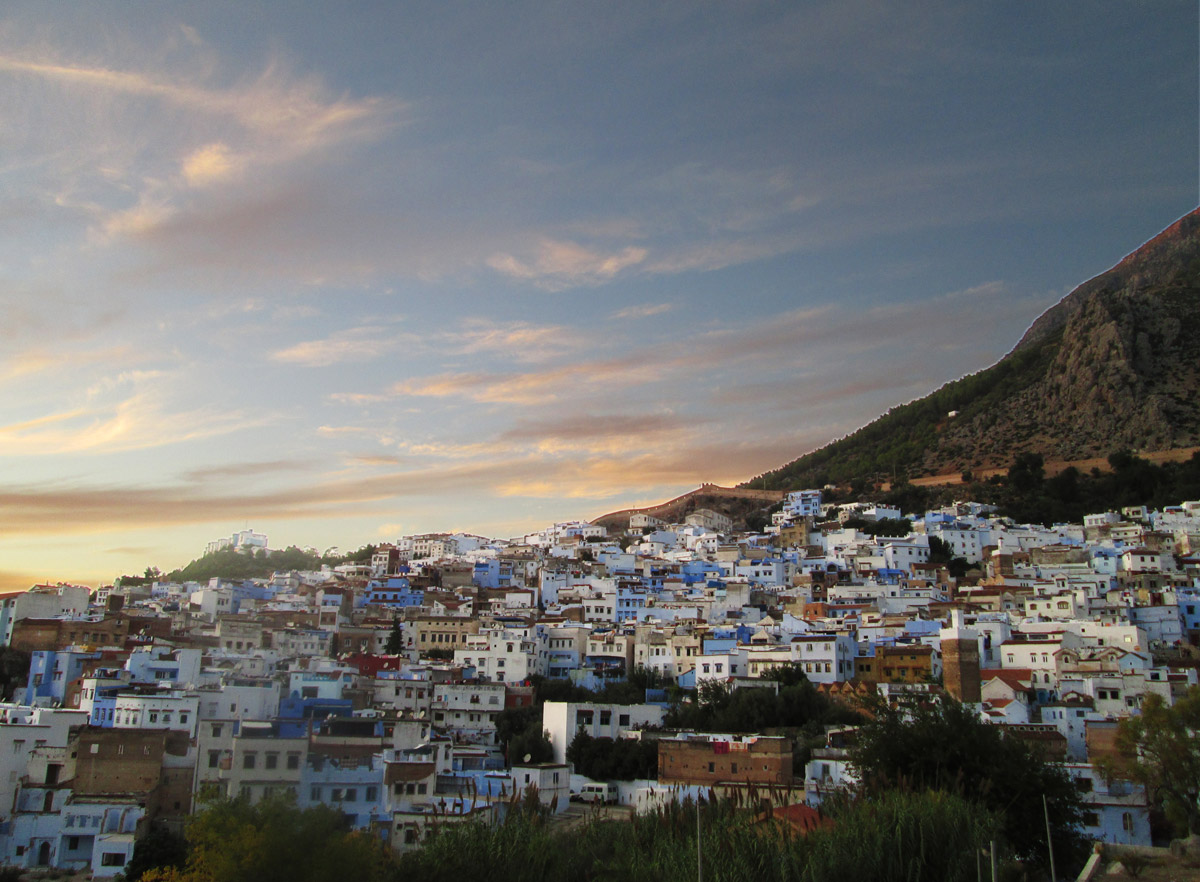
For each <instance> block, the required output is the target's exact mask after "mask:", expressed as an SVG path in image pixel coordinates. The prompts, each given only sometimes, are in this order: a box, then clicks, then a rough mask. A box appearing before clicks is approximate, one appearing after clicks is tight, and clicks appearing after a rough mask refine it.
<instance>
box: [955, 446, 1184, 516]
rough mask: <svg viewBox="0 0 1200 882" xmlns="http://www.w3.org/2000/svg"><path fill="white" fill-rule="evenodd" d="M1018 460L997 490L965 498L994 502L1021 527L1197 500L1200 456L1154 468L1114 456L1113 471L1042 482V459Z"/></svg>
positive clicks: (975, 489)
mask: <svg viewBox="0 0 1200 882" xmlns="http://www.w3.org/2000/svg"><path fill="white" fill-rule="evenodd" d="M1023 457H1024V459H1022V457H1018V462H1016V463H1014V464H1013V467H1012V468H1011V469H1010V470H1009V474H1008V477H1007V478H1006V479H1004V480H1003V481H1001V482H999V484H998V485H982V484H976V485H972V487H971V489H970V492H969V493H968V494H967V495H968V496H970V497H971V498H973V499H977V500H979V501H981V502H992V503H995V504H997V505H999V507H1000V512H1001V514H1004V515H1006V516H1008V517H1010V518H1012V519H1013V520H1015V521H1018V522H1020V523H1034V524H1047V525H1049V524H1055V523H1065V522H1072V523H1080V522H1081V521H1082V520H1083V516H1084V515H1085V514H1091V513H1093V512H1100V511H1108V510H1111V509H1119V508H1125V507H1126V506H1134V505H1148V506H1150V507H1152V508H1159V509H1161V508H1164V507H1165V506H1168V505H1175V504H1178V503H1179V501H1180V500H1183V499H1195V498H1197V496H1200V454H1193V455H1192V457H1191V459H1189V460H1187V461H1185V462H1178V463H1176V462H1167V463H1163V464H1162V465H1156V464H1154V463H1152V462H1148V461H1147V460H1144V459H1141V458H1139V457H1136V456H1133V455H1132V454H1130V453H1129V452H1128V451H1117V452H1116V453H1114V454H1112V455H1111V456H1110V457H1109V458H1108V461H1109V464H1110V465H1111V466H1112V468H1113V471H1112V472H1099V471H1095V472H1093V473H1092V474H1091V475H1085V474H1083V473H1081V472H1080V471H1079V470H1078V469H1076V468H1074V467H1072V468H1068V469H1065V470H1064V471H1062V472H1060V473H1059V474H1057V475H1055V476H1054V477H1053V478H1043V477H1042V469H1041V461H1040V460H1041V458H1040V457H1034V456H1030V455H1027V454H1026V455H1023Z"/></svg>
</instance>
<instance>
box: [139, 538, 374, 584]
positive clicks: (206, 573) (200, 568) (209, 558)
mask: <svg viewBox="0 0 1200 882" xmlns="http://www.w3.org/2000/svg"><path fill="white" fill-rule="evenodd" d="M375 549H376V546H374V545H364V546H363V547H362V548H360V549H358V550H357V551H352V552H350V553H349V554H345V555H329V556H321V555H318V554H315V553H313V552H310V551H305V550H304V549H302V548H296V547H295V546H294V545H293V546H291V547H289V548H284V549H281V550H278V551H272V552H271V553H270V554H266V553H264V552H262V551H259V552H257V553H246V552H241V551H238V550H236V549H234V548H222V549H221V550H219V551H214V552H213V553H211V554H206V555H204V556H203V557H200V558H197V559H196V560H194V561H192V562H191V563H189V564H188V565H187V566H186V567H183V568H182V569H178V570H173V571H171V572H170V573H167V574H166V575H163V574H161V573H159V572H158V570H157V569H154V570H153V572H154V574H155V577H156V578H158V579H165V580H169V581H172V582H207V581H208V580H209V579H212V578H213V577H219V578H222V579H234V580H236V579H266V578H268V577H270V576H271V574H272V573H275V572H286V571H288V570H319V569H321V567H322V566H331V567H333V566H337V565H339V564H343V563H366V562H369V561H370V560H371V556H372V555H373V554H374V553H375ZM150 573H151V569H147V570H146V576H145V577H130V576H122V577H121V584H123V585H133V584H148V582H152V581H154V580H155V579H153V578H149V577H150ZM126 580H129V581H126Z"/></svg>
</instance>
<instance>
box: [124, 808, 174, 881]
mask: <svg viewBox="0 0 1200 882" xmlns="http://www.w3.org/2000/svg"><path fill="white" fill-rule="evenodd" d="M187 858H188V844H187V839H186V838H185V837H183V836H182V835H181V834H179V833H175V832H172V831H171V830H169V829H168V828H167V827H166V826H165V825H164V824H162V823H160V822H158V821H155V822H154V823H152V824H151V825H150V827H149V829H147V830H146V833H145V834H144V835H143V836H142V838H141V839H139V840H138V841H137V843H136V844H135V845H134V846H133V855H132V856H131V857H130V858H129V863H128V864H126V865H125V874H124V875H125V879H126V882H137V880H138V879H140V878H142V874H143V873H145V872H147V871H148V870H153V869H167V868H174V869H180V870H181V869H183V867H184V866H185V865H186V863H187Z"/></svg>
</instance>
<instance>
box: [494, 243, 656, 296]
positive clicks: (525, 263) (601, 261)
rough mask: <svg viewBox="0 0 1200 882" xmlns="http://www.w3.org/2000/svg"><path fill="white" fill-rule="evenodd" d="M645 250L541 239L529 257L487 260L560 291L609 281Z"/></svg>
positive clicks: (500, 256)
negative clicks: (598, 246) (600, 246)
mask: <svg viewBox="0 0 1200 882" xmlns="http://www.w3.org/2000/svg"><path fill="white" fill-rule="evenodd" d="M648 253H649V252H647V250H646V249H645V248H642V247H639V246H633V245H630V246H626V247H625V248H622V249H620V250H618V251H609V252H607V253H606V252H603V251H599V250H596V249H593V248H588V247H585V246H583V245H580V244H579V243H577V242H568V241H562V240H554V239H542V240H541V241H540V242H539V243H538V244H537V246H536V247H535V248H534V249H533V254H532V256H529V257H524V258H518V257H515V256H513V255H511V254H502V253H501V254H494V255H492V256H491V257H489V258H488V261H487V263H488V266H490V267H491V268H492V269H494V270H496V271H497V272H499V273H502V274H504V275H506V276H511V277H513V278H516V279H522V280H525V281H530V282H532V283H534V284H535V285H537V286H538V287H539V288H543V289H545V290H547V291H563V290H566V289H568V288H578V287H585V286H594V285H599V284H602V283H604V282H608V281H610V280H611V279H613V277H615V276H616V275H617V274H619V273H620V272H621V271H622V270H626V269H629V268H630V267H634V266H637V265H638V264H640V263H642V262H643V261H644V260H645V259H646V255H647V254H648Z"/></svg>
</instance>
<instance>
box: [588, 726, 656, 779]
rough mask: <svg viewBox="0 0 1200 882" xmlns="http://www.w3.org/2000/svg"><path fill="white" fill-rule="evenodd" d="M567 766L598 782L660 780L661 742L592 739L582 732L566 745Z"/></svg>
mask: <svg viewBox="0 0 1200 882" xmlns="http://www.w3.org/2000/svg"><path fill="white" fill-rule="evenodd" d="M567 762H569V763H573V764H574V765H575V771H576V772H578V773H579V774H581V775H587V776H588V777H589V778H595V779H596V780H598V781H610V780H619V781H633V780H635V779H638V778H657V777H658V741H657V739H651V738H647V739H645V740H643V739H640V738H616V739H613V738H593V737H592V736H591V735H589V734H587V733H586V732H584V731H583V730H582V729H580V730H579V731H578V732H577V733H576V734H575V737H574V738H572V739H571V743H570V744H569V745H567Z"/></svg>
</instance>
